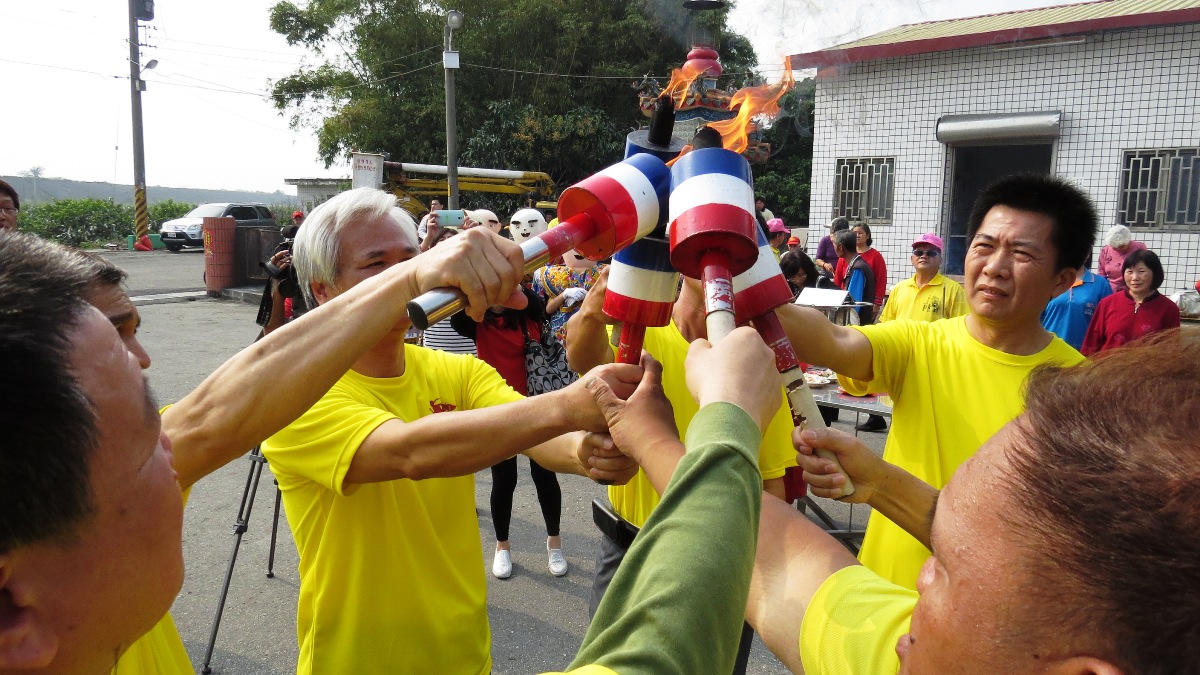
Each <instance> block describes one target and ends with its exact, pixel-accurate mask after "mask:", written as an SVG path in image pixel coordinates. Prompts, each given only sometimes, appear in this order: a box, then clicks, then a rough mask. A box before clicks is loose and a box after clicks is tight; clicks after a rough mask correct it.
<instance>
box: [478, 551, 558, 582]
mask: <svg viewBox="0 0 1200 675" xmlns="http://www.w3.org/2000/svg"><path fill="white" fill-rule="evenodd" d="M563 564H564V565H565V564H566V563H563ZM492 576H494V577H496V578H497V579H507V578H509V577H511V576H512V555H511V554H510V553H509V552H508V551H496V557H495V558H492Z"/></svg>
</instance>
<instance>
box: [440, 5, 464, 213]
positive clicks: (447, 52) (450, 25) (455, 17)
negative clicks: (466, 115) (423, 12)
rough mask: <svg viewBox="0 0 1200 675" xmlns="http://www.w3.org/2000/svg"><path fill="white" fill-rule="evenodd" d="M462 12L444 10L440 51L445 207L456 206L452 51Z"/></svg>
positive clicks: (454, 64) (455, 65)
mask: <svg viewBox="0 0 1200 675" xmlns="http://www.w3.org/2000/svg"><path fill="white" fill-rule="evenodd" d="M462 23H463V14H462V12H460V11H458V10H456V9H452V10H450V11H449V12H446V43H445V47H444V49H443V51H442V66H443V67H444V68H445V70H446V182H447V183H449V185H450V198H449V199H448V200H447V202H448V203H447V208H451V209H457V208H458V147H457V146H458V133H457V130H456V128H455V122H456V117H457V116H456V114H455V110H454V71H456V70H458V52H456V51H454V31H455V29H458V28H461V27H462Z"/></svg>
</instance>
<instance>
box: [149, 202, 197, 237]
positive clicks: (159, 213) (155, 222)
mask: <svg viewBox="0 0 1200 675" xmlns="http://www.w3.org/2000/svg"><path fill="white" fill-rule="evenodd" d="M194 208H196V205H195V204H187V203H184V202H177V201H175V200H174V199H164V200H163V201H161V202H154V203H153V204H151V205H150V209H149V210H150V230H151V231H152V232H157V231H158V230H159V228H161V227H162V224H163V223H165V222H167V221H168V220H174V219H175V218H182V217H184V216H186V215H187V214H188V211H191V210H192V209H194Z"/></svg>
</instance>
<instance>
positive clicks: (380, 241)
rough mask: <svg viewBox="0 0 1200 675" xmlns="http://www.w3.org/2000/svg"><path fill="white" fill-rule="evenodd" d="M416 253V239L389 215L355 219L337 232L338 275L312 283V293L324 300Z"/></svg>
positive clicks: (330, 298) (322, 301) (326, 300)
mask: <svg viewBox="0 0 1200 675" xmlns="http://www.w3.org/2000/svg"><path fill="white" fill-rule="evenodd" d="M418 253H420V249H419V248H417V242H416V240H415V239H414V238H413V236H411V235H410V234H409V233H408V231H407V230H405V229H404V228H403V227H401V226H400V222H399V221H397V220H396V219H395V217H393V216H391V215H385V216H383V217H381V218H377V219H375V220H356V221H351V222H349V223H347V224H346V225H344V226H343V227H342V228H341V230H340V231H339V233H338V261H337V264H338V275H337V278H336V279H334V282H333V283H332V284H328V285H326V284H321V283H314V284H313V296H315V297H316V299H317V302H318V303H321V304H324V303H326V302H328V301H329V300H332V299H333V298H335V297H337V296H338V295H341V294H342V293H345V292H346V291H348V290H350V289H351V288H353V287H354V286H355V285H357V284H358V283H359V282H361V281H363V280H364V279H368V278H370V277H373V276H375V275H376V274H379V273H380V272H382V271H384V270H386V269H387V268H389V267H391V266H392V265H395V264H398V263H401V262H404V261H405V260H409V259H411V258H413V257H415V256H416V255H417V254H418Z"/></svg>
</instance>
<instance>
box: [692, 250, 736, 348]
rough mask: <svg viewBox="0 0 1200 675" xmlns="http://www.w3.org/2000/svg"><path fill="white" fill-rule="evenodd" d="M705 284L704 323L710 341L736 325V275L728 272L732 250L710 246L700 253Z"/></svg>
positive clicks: (722, 335)
mask: <svg viewBox="0 0 1200 675" xmlns="http://www.w3.org/2000/svg"><path fill="white" fill-rule="evenodd" d="M700 265H701V267H702V268H703V272H702V273H701V276H700V280H701V281H702V282H703V284H704V324H705V327H706V328H707V331H708V341H709V342H711V343H713V344H716V343H717V342H718V341H719V340H721V339H723V338H724V337H725V336H726V335H729V334H730V333H732V332H733V329H734V328H735V327H736V326H737V322H736V315H735V314H734V308H733V275H732V274H730V272H729V254H727V253H726V252H724V251H720V250H708V251H705V252H704V253H703V254H702V255H701V256H700Z"/></svg>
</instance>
